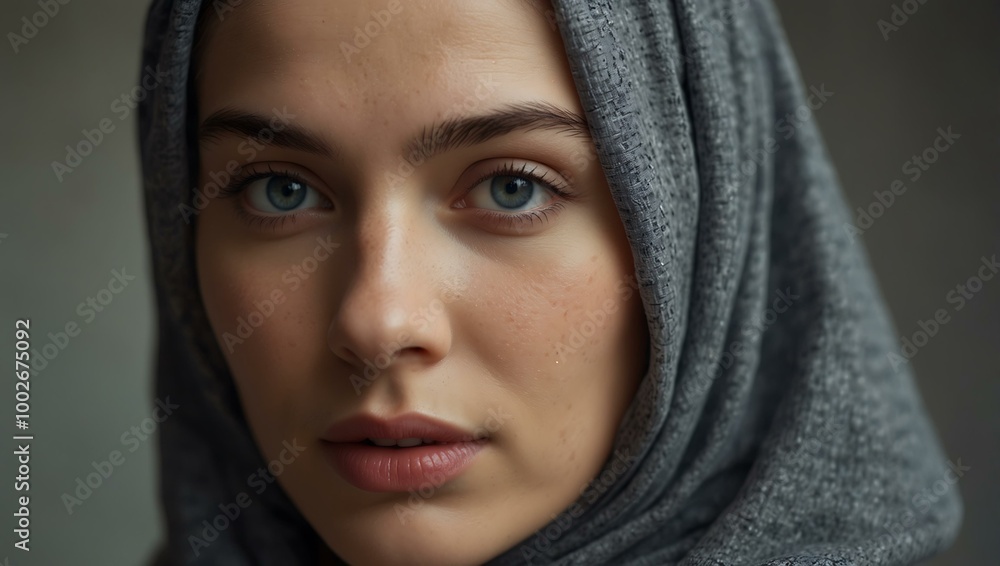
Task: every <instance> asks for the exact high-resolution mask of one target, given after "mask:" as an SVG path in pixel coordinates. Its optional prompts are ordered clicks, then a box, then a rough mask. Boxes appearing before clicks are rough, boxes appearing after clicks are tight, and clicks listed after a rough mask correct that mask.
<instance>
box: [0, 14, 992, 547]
mask: <svg viewBox="0 0 1000 566" xmlns="http://www.w3.org/2000/svg"><path fill="white" fill-rule="evenodd" d="M777 3H778V5H779V8H780V10H781V12H782V15H783V18H784V20H785V27H786V31H787V33H788V36H789V39H790V40H791V42H792V45H793V48H794V49H795V51H796V53H797V56H798V58H799V62H800V66H801V68H802V73H803V78H804V82H805V84H806V85H816V86H819V85H820V84H823V85H825V86H826V88H827V89H828V90H832V91H834V93H835V94H834V96H833V97H832V98H831V99H830V100H829V101H828V102H827V103H826V104H825V105H824V106H823V107H822V108H820V109H819V110H817V113H816V116H817V119H818V121H819V123H820V126H821V128H822V130H823V133H824V135H825V137H826V140H827V143H828V147H829V150H830V153H831V155H832V157H833V160H834V162H835V163H836V166H837V168H838V170H839V174H840V178H841V181H842V184H843V187H844V190H845V192H846V195H847V198H848V200H849V202H850V204H851V208H852V209H853V208H856V207H858V206H868V205H869V203H871V202H872V201H873V199H874V197H873V192H874V191H884V190H886V189H887V188H888V187H889V184H890V183H891V182H892V181H893V180H895V179H897V178H903V177H905V175H904V174H903V172H902V171H901V168H902V166H903V163H904V162H905V161H906V160H907V159H909V158H910V156H911V155H913V154H915V153H918V152H920V151H922V150H923V149H924V148H925V147H927V146H929V145H930V144H931V142H932V141H933V139H934V137H935V136H936V135H937V134H936V129H937V128H938V127H945V128H947V127H948V126H951V127H952V128H953V131H955V132H957V133H959V134H961V136H962V137H961V138H960V139H959V140H958V141H956V143H955V145H954V146H953V147H952V148H951V149H950V150H949V151H947V152H946V153H944V154H942V156H941V158H940V159H939V160H938V162H937V163H935V164H934V165H933V166H932V167H931V168H930V169H929V170H928V171H927V172H926V173H925V174H924V176H923V177H921V179H920V180H919V181H917V182H907V187H908V190H907V192H906V193H905V194H903V195H901V196H898V197H897V198H896V202H895V203H894V204H893V205H892V206H891V207H890V208H889V209H888V210H887V211H886V212H885V213H884V214H883V215H882V216H881V217H880V218H878V219H877V220H875V222H874V224H873V225H872V227H871V228H870V229H868V230H867V231H866V232H865V234H864V235H863V236H862V238H863V239H864V242H865V244H866V246H867V247H868V249H869V251H870V255H871V258H872V263H873V265H874V268H875V271H876V273H877V275H878V278H879V280H880V282H881V285H882V289H883V292H884V294H885V296H886V299H887V301H888V303H889V306H890V308H891V310H892V313H893V316H894V318H895V321H896V324H897V327H898V328H899V331H900V334H901V335H907V336H910V335H912V334H913V332H915V331H916V330H917V329H918V326H917V323H918V321H920V320H926V319H928V318H930V317H932V316H933V314H934V311H935V310H937V309H939V308H950V307H951V305H950V304H948V303H947V301H946V295H947V293H948V291H949V290H951V289H953V288H954V287H955V285H957V284H959V283H963V282H964V281H965V280H966V279H968V278H969V277H970V276H972V275H974V274H975V271H976V269H977V268H978V265H979V261H980V257H982V256H991V255H992V254H996V253H1000V222H998V221H997V219H998V217H1000V192H998V191H997V180H998V175H997V174H998V171H997V167H996V165H997V163H998V159H997V149H998V148H997V144H996V141H997V134H998V132H1000V129H998V127H997V125H998V119H997V118H998V116H997V113H998V109H1000V105H998V104H997V103H998V94H1000V89H998V86H1000V81H998V80H997V76H996V73H997V63H996V62H997V58H998V57H997V56H998V55H1000V50H998V49H997V47H998V45H997V40H996V39H995V37H996V33H995V29H996V27H997V24H998V23H1000V20H998V18H997V14H996V9H995V8H994V7H993V4H994V3H993V2H989V1H987V0H974V1H973V0H966V1H964V2H945V1H943V0H927V2H926V3H925V4H923V5H920V7H919V9H918V10H917V11H916V12H915V13H913V14H912V15H910V16H909V19H908V21H907V22H906V23H904V24H903V25H902V26H900V28H899V29H898V31H894V32H891V33H890V35H889V38H888V40H885V39H884V38H883V36H882V33H881V32H880V31H879V29H878V27H877V21H878V20H879V19H886V20H888V19H889V18H890V16H891V13H892V5H893V2H889V1H886V0H868V1H865V2H861V1H855V2H849V3H837V2H828V1H824V2H818V1H810V2H803V1H801V0H799V1H795V0H777ZM897 4H898V5H900V6H901V5H902V2H897ZM146 5H147V3H146V2H110V1H103V0H102V1H97V0H94V1H91V2H82V1H80V0H77V1H75V2H70V3H69V4H67V5H65V6H60V12H59V13H58V14H57V15H56V16H55V17H53V18H52V19H51V20H50V21H49V22H48V23H47V25H45V26H44V27H43V28H41V29H40V30H39V32H38V34H37V35H36V36H35V37H34V38H32V39H31V40H29V43H28V44H26V45H22V46H20V52H19V53H17V54H14V52H13V49H12V48H11V46H10V44H9V42H7V41H5V42H4V43H3V44H2V45H0V76H2V77H3V81H2V84H3V87H2V88H0V108H2V109H3V110H2V111H3V122H2V123H3V125H4V127H5V131H6V135H5V136H4V137H3V140H2V142H0V143H2V151H0V163H2V174H3V190H2V192H0V234H7V236H6V238H2V239H0V262H2V265H3V269H2V275H0V277H2V278H0V296H2V297H3V300H2V303H0V321H2V324H3V325H4V326H5V327H6V329H5V330H3V335H4V336H7V338H5V339H3V340H0V358H2V359H6V360H10V359H11V358H13V336H12V335H13V321H14V319H16V318H20V317H30V319H31V325H32V337H33V338H32V340H33V346H35V347H36V348H41V347H42V346H44V345H45V344H46V343H48V342H49V338H48V337H47V333H49V332H53V333H54V332H57V331H59V330H60V329H62V328H63V327H64V326H65V325H66V323H67V322H76V323H78V324H79V325H80V326H81V332H80V334H79V335H78V336H76V337H73V338H71V339H70V342H69V344H68V345H67V346H66V348H65V349H64V350H61V351H60V352H59V354H58V356H57V357H56V358H55V359H54V360H52V361H51V362H50V363H49V365H48V367H46V368H45V369H44V370H43V371H42V372H41V373H40V374H39V375H38V376H36V377H35V378H33V379H32V385H33V387H34V388H33V389H32V392H31V393H32V400H33V405H32V412H31V426H32V430H31V432H33V433H34V434H35V435H36V439H35V441H34V443H33V444H32V460H31V463H32V478H31V482H32V489H31V496H32V506H31V512H32V515H31V518H32V532H33V536H32V540H31V546H32V549H33V550H32V551H31V553H30V555H25V554H24V553H22V552H20V551H16V550H13V547H12V544H13V540H12V536H13V534H12V532H11V531H12V528H13V518H12V517H11V515H10V513H12V512H13V509H14V492H13V490H12V486H11V483H10V481H11V478H13V476H14V475H15V474H14V470H13V466H12V464H13V457H12V456H11V455H10V454H11V451H12V450H13V445H12V441H11V440H10V438H9V434H6V433H5V434H4V435H0V453H2V454H4V455H5V456H2V457H0V477H2V478H3V479H2V481H3V484H4V485H5V486H7V487H5V488H4V489H3V490H2V493H3V495H2V496H0V511H2V514H3V516H4V517H5V519H4V520H3V522H2V527H3V528H2V529H0V530H2V531H3V535H2V537H0V540H2V544H3V546H2V548H0V560H2V559H3V558H4V557H9V564H11V565H22V564H24V565H46V566H48V565H56V564H68V563H72V564H79V565H119V564H122V565H128V564H138V563H140V562H141V560H142V559H143V558H144V557H146V556H147V555H148V553H149V552H150V550H151V549H152V546H153V545H154V544H155V542H156V540H157V538H158V530H159V529H160V525H161V523H160V517H159V512H158V507H157V503H156V496H155V481H156V468H155V444H154V441H153V440H152V439H150V440H147V441H145V442H142V443H141V444H140V445H139V446H138V448H137V449H136V450H135V451H134V452H128V449H129V447H127V446H125V445H123V444H122V442H121V436H122V435H123V434H124V433H126V432H128V431H129V429H130V428H131V427H133V426H136V425H139V424H140V423H141V422H142V421H143V419H145V418H147V417H149V416H151V415H152V410H153V409H152V405H151V403H150V401H149V400H150V398H151V389H150V368H151V359H150V356H151V353H152V348H151V346H152V340H153V331H152V325H153V321H154V319H153V318H152V307H153V305H152V295H151V285H152V282H151V280H150V277H149V274H148V268H149V258H148V255H147V252H146V243H145V228H144V225H143V222H142V218H143V213H142V208H141V200H140V192H139V188H138V186H139V179H140V176H139V170H138V160H137V154H136V147H135V138H136V136H135V132H134V129H135V127H136V121H135V116H134V115H130V116H128V117H126V118H124V119H122V118H121V115H120V114H119V113H116V112H115V111H114V109H113V108H112V103H113V102H114V101H115V99H117V98H119V97H121V96H122V94H123V93H125V92H127V91H128V90H130V89H131V88H132V87H133V86H135V85H136V84H137V78H138V76H137V72H138V61H139V48H138V46H139V44H140V38H141V32H142V22H143V16H144V12H145V9H146ZM38 9H39V8H38V5H37V3H36V2H32V1H28V0H15V1H10V0H8V1H6V2H4V3H3V4H2V7H0V31H2V32H3V33H4V36H5V38H6V34H7V32H12V31H13V32H17V31H19V30H20V28H21V26H22V22H21V17H23V16H27V17H29V18H30V17H31V15H32V14H33V13H34V12H36V11H38ZM104 118H108V119H110V120H111V121H112V123H113V124H114V125H115V130H114V131H113V132H111V133H110V134H107V135H105V136H104V139H103V141H102V142H101V144H100V145H99V146H98V147H97V148H96V149H95V150H94V152H93V153H92V154H91V155H89V156H88V157H86V158H85V159H84V160H83V163H82V164H81V165H80V166H79V167H77V168H76V169H75V170H74V171H73V172H72V173H69V174H67V175H66V176H65V178H64V179H63V181H62V182H59V181H58V180H57V179H56V177H55V174H54V173H53V171H52V169H51V162H52V161H53V160H60V161H62V160H65V149H64V146H65V145H66V144H74V145H75V144H76V143H77V142H78V141H79V140H81V139H82V134H81V129H83V128H87V129H91V128H95V127H96V126H97V124H98V123H99V122H100V121H101V120H102V119H104ZM121 268H125V270H126V271H127V272H128V273H129V274H130V275H135V276H136V279H135V280H134V281H132V282H131V283H130V284H129V286H128V287H126V288H125V290H124V291H123V292H122V293H121V294H118V295H115V296H114V300H113V302H112V303H111V304H110V305H108V307H107V308H106V310H104V311H103V312H101V313H98V314H97V316H96V317H95V318H94V320H93V321H92V322H91V323H89V324H88V323H86V322H85V321H84V319H83V318H82V317H81V316H80V315H79V314H78V313H77V312H76V309H77V305H78V304H79V303H81V302H82V301H84V300H86V298H87V297H88V296H94V295H95V294H96V293H97V292H98V291H100V290H101V289H102V288H104V287H105V286H107V284H108V280H109V279H110V278H111V273H110V272H111V270H112V269H121ZM998 347H1000V278H997V279H994V280H993V281H989V282H986V284H985V286H984V288H983V290H982V291H981V292H979V293H978V294H976V295H975V297H974V298H973V299H972V300H971V301H970V302H969V304H968V306H967V307H966V308H965V309H963V310H962V311H960V312H953V313H952V318H951V321H950V322H949V323H948V324H946V325H944V326H943V327H942V328H941V329H940V331H939V332H938V334H937V335H936V336H935V337H934V338H933V339H932V340H931V341H930V342H929V343H928V344H927V345H926V346H925V347H923V348H921V349H920V351H919V353H918V354H917V356H916V357H915V358H914V359H913V360H912V364H913V366H914V368H915V371H916V374H917V378H918V382H919V386H920V389H921V391H922V393H923V396H924V398H925V401H926V405H927V408H928V411H929V412H930V414H931V416H932V418H933V419H934V421H935V423H936V425H937V428H938V431H939V433H940V436H941V440H942V442H943V444H944V446H945V451H946V453H947V456H948V457H949V458H950V459H951V460H952V461H955V460H957V459H961V462H962V464H963V465H967V466H972V469H971V470H970V471H969V472H967V473H966V475H965V476H964V477H963V478H962V479H961V480H960V482H959V488H960V489H961V491H962V493H963V496H964V500H965V504H966V514H965V522H964V526H963V529H962V532H961V534H960V535H959V538H958V541H957V543H956V544H955V546H954V547H953V548H952V549H951V550H950V551H949V552H948V553H946V554H944V555H943V556H941V557H938V558H936V559H934V560H933V561H931V564H935V565H940V564H994V563H996V557H997V556H1000V537H998V534H1000V533H998V532H997V528H998V525H1000V520H998V519H1000V516H998V513H997V510H998V509H1000V485H998V481H997V478H1000V453H998V451H1000V449H998V447H1000V416H998V413H997V411H996V407H997V403H996V401H997V400H998V399H1000V376H998V372H1000V370H998V366H997V356H996V351H997V349H998ZM12 382H13V378H12V376H10V375H9V374H8V376H7V377H4V385H3V388H4V393H3V399H4V401H3V411H2V412H3V416H2V419H3V422H4V424H3V429H4V430H5V431H12V430H13V427H12V425H11V424H7V423H8V422H9V421H8V420H7V419H12V418H13V414H12V413H13V410H12V405H13V400H12V398H11V395H12V393H10V392H11V391H12V389H13V383H12ZM113 450H120V451H123V452H124V453H125V462H124V464H122V465H121V466H118V467H116V468H115V470H114V473H113V475H112V476H111V477H110V478H108V479H107V480H106V481H104V483H103V484H102V485H101V486H100V487H99V488H98V489H96V490H95V491H94V492H93V494H92V495H91V496H90V497H89V498H87V499H86V500H84V501H83V502H82V505H80V506H78V507H75V508H74V512H73V514H72V515H69V514H67V512H66V510H65V507H64V505H63V502H62V500H61V496H62V494H63V493H66V492H72V491H73V490H74V489H75V488H76V480H77V478H82V477H85V476H86V475H87V474H88V473H90V472H92V471H93V468H92V467H91V462H92V461H101V460H105V459H107V458H108V455H109V453H110V452H111V451H113Z"/></svg>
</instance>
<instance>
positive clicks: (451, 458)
mask: <svg viewBox="0 0 1000 566" xmlns="http://www.w3.org/2000/svg"><path fill="white" fill-rule="evenodd" d="M485 446H486V442H485V441H474V442H451V443H447V444H424V445H421V446H412V447H410V448H392V447H382V446H372V445H369V444H364V443H362V442H326V441H324V442H323V449H324V451H325V452H326V454H327V456H328V457H329V459H330V461H331V463H332V464H333V467H334V469H335V470H336V471H337V473H339V474H340V475H341V476H342V477H343V478H344V479H345V480H347V482H348V483H350V484H351V485H353V486H354V487H356V488H358V489H363V490H365V491H379V492H384V491H409V490H411V489H421V488H425V487H427V486H428V485H430V486H435V487H440V486H441V485H442V484H443V483H445V482H447V481H450V480H452V479H454V478H456V477H458V475H459V474H461V473H462V472H463V471H464V470H465V469H466V468H468V467H469V465H470V464H472V461H473V460H474V459H475V457H476V455H477V454H479V451H480V450H482V449H483V448H484V447H485Z"/></svg>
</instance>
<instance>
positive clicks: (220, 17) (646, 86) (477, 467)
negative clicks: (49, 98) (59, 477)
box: [141, 0, 960, 564]
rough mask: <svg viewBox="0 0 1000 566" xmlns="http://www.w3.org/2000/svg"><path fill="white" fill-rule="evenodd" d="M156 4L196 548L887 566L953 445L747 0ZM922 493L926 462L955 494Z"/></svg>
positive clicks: (398, 559) (921, 530) (165, 276)
mask: <svg viewBox="0 0 1000 566" xmlns="http://www.w3.org/2000/svg"><path fill="white" fill-rule="evenodd" d="M278 7H279V4H277V3H274V2H267V1H264V0H258V1H255V2H241V3H235V2H234V3H230V4H226V3H223V2H214V3H206V4H204V5H201V4H200V3H199V2H197V1H189V0H176V1H174V2H169V1H163V2H155V3H154V5H153V6H152V8H151V10H150V17H149V20H148V23H147V30H146V36H147V43H146V51H145V53H144V59H145V63H147V64H154V65H156V64H159V65H161V66H162V67H164V68H166V69H167V70H168V71H167V72H168V73H169V76H170V78H169V80H167V81H165V82H164V83H163V84H162V85H161V86H160V87H159V88H158V89H157V90H156V91H155V92H154V93H153V95H152V96H151V97H149V98H147V99H146V101H145V102H144V106H143V107H142V111H143V112H142V123H141V139H142V143H143V165H144V169H145V172H146V194H147V210H148V214H149V221H150V234H151V240H152V245H153V249H154V257H155V258H156V259H155V269H156V274H157V278H158V281H159V285H158V296H159V304H158V306H159V310H160V315H161V319H160V324H161V326H160V347H159V360H158V368H157V390H158V394H159V395H160V396H170V397H171V399H172V400H173V401H174V402H175V403H177V404H179V405H180V406H181V408H180V409H178V410H177V411H176V412H175V416H172V417H171V420H169V421H168V422H166V423H164V426H163V436H162V440H161V454H162V462H163V479H162V481H163V497H164V503H165V505H166V509H167V519H168V529H169V532H168V541H167V545H166V546H165V548H164V549H163V552H162V554H161V556H160V560H161V561H162V563H170V564H174V563H192V564H196V563H197V564H201V563H204V564H258V563H259V564H337V563H345V562H346V563H350V564H403V563H426V564H474V563H486V562H489V563H491V564H520V563H525V562H527V563H564V564H570V563H573V564H605V563H643V564H663V563H668V564H669V563H684V564H729V563H739V564H815V563H837V564H848V563H875V564H908V563H911V562H914V561H917V560H919V559H922V558H925V557H927V556H929V555H931V554H933V553H934V552H936V551H938V550H940V549H942V548H943V547H944V546H946V545H947V544H948V543H949V542H950V540H952V539H953V537H954V536H955V533H956V530H957V527H958V523H959V517H960V502H959V500H958V496H957V494H956V492H955V491H954V489H953V488H950V487H948V488H947V489H946V490H944V491H936V490H935V486H936V485H938V484H942V482H941V481H940V480H941V479H942V478H945V477H947V476H946V475H945V474H946V472H947V461H946V459H945V457H944V456H943V454H942V453H941V451H940V449H939V447H938V445H937V442H936V439H935V438H934V434H933V431H932V430H931V428H930V426H929V423H928V422H927V419H926V417H925V415H924V414H923V410H922V408H921V405H920V401H919V398H918V396H917V394H916V392H915V390H914V387H913V383H912V379H911V377H910V374H909V372H908V370H907V368H906V366H905V365H903V366H901V367H899V368H898V371H897V368H896V367H895V366H896V364H890V359H891V358H890V357H889V356H888V354H890V353H892V352H893V351H894V343H893V331H892V328H891V326H890V324H889V323H888V317H887V316H886V313H885V309H884V307H883V305H882V303H881V299H880V298H879V296H878V294H877V291H876V287H875V285H874V283H873V281H872V278H871V276H870V272H869V270H868V268H867V266H866V264H865V260H864V255H863V252H862V251H861V250H859V249H858V248H856V247H855V245H854V244H853V243H852V238H851V235H850V233H849V232H848V231H845V230H844V229H843V227H842V226H843V225H844V222H845V221H846V219H847V218H848V216H847V215H846V214H847V213H846V211H845V209H844V207H843V203H842V199H841V196H840V194H839V190H838V187H837V184H836V180H835V177H834V174H833V172H832V170H831V169H830V167H829V164H828V161H827V158H826V156H825V154H824V153H823V150H822V146H821V142H820V141H819V138H818V134H817V131H816V129H815V125H814V123H813V121H812V118H811V111H812V110H815V109H817V108H819V107H820V106H821V105H822V104H824V103H825V102H826V100H827V98H828V97H829V96H830V94H829V93H826V92H825V91H823V90H816V91H814V92H813V93H809V96H808V97H807V96H806V94H807V93H805V92H803V89H802V87H801V86H800V84H799V81H798V77H797V74H796V71H795V68H794V64H793V62H792V59H791V56H790V55H789V53H788V50H787V46H786V43H785V40H784V38H783V37H782V36H781V34H780V31H779V25H778V23H777V20H776V16H775V14H774V12H773V9H772V8H771V7H770V6H769V5H768V4H767V3H766V2H749V3H746V2H735V1H734V2H723V1H721V0H720V1H717V2H697V3H695V2H649V1H645V2H644V1H633V2H621V3H620V2H615V3H611V2H590V3H587V4H586V5H583V4H582V3H572V2H555V3H554V4H553V5H551V6H549V5H547V4H544V3H541V2H532V1H512V0H496V1H491V2H478V1H477V2H475V3H471V2H467V3H457V2H456V3H452V2H447V3H446V2H421V3H411V2H407V3H401V2H396V1H390V2H385V3H383V2H380V1H373V2H347V1H334V2H331V1H320V0H296V1H295V2H286V3H282V4H280V9H278ZM945 485H947V484H945Z"/></svg>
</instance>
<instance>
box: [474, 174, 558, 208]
mask: <svg viewBox="0 0 1000 566" xmlns="http://www.w3.org/2000/svg"><path fill="white" fill-rule="evenodd" d="M552 195H553V193H552V191H551V190H550V189H548V188H546V187H545V183H542V182H541V181H539V180H538V179H535V178H533V177H531V176H529V175H512V174H497V175H493V176H492V177H490V178H488V179H484V180H483V181H482V182H480V183H479V184H478V185H476V186H475V187H473V188H472V190H470V191H469V193H468V195H467V196H466V197H465V200H466V201H467V205H469V206H475V207H477V208H486V209H489V210H498V211H503V212H523V211H526V210H532V209H535V208H538V207H540V206H543V205H545V204H546V203H548V202H549V201H550V200H552Z"/></svg>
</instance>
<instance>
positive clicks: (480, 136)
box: [198, 102, 591, 158]
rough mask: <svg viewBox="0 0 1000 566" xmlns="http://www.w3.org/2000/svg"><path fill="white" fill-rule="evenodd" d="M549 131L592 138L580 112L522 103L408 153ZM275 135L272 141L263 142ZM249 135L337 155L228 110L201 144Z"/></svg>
mask: <svg viewBox="0 0 1000 566" xmlns="http://www.w3.org/2000/svg"><path fill="white" fill-rule="evenodd" d="M537 130H549V131H554V132H558V133H562V134H565V135H569V136H572V137H578V138H581V139H585V140H590V139H591V136H590V129H589V127H588V126H587V121H586V119H584V118H583V117H582V116H580V115H579V114H577V113H575V112H573V111H571V110H568V109H565V108H561V107H559V106H556V105H554V104H550V103H548V102H522V103H513V104H508V105H506V106H503V107H501V108H499V109H496V110H493V111H490V112H488V113H486V114H480V115H474V116H466V117H456V118H449V119H447V120H445V121H443V122H439V123H436V124H433V125H431V126H429V127H425V128H423V129H422V130H421V132H420V134H419V135H417V136H415V137H414V138H413V139H411V140H410V142H409V143H407V144H406V146H405V149H406V152H407V154H409V155H412V154H413V153H418V154H419V155H421V156H422V157H423V158H430V157H433V156H434V155H437V154H440V153H443V152H446V151H449V150H453V149H457V148H460V147H468V146H473V145H477V144H481V143H485V142H487V141H489V140H491V139H493V138H496V137H500V136H503V135H506V134H509V133H512V132H515V131H522V132H530V131H537ZM266 132H270V134H271V137H272V139H271V140H270V141H268V142H266V143H265V142H264V141H263V140H261V139H259V138H261V136H262V135H263V134H265V133H266ZM227 134H229V135H236V136H247V137H251V138H254V139H256V140H257V141H258V142H261V144H262V145H270V146H275V147H285V148H289V149H294V150H299V151H304V152H307V153H314V154H319V155H324V156H333V155H336V153H337V152H336V151H335V148H334V147H332V146H331V145H330V144H328V143H327V142H326V141H325V140H324V139H323V137H322V136H320V135H319V134H317V133H315V132H312V131H310V130H309V129H307V128H303V127H301V126H298V125H296V124H292V123H287V122H286V123H284V124H282V126H281V129H280V130H279V129H276V128H273V127H272V126H271V124H270V120H269V118H268V117H267V116H264V115H261V114H255V113H253V112H245V111H242V110H236V109H232V108H225V109H222V110H219V111H217V112H214V113H212V114H211V115H209V116H208V118H206V119H205V120H204V121H203V122H202V123H201V125H200V126H199V128H198V142H199V143H204V142H207V141H209V140H213V139H219V138H221V137H224V136H225V135H227Z"/></svg>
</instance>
